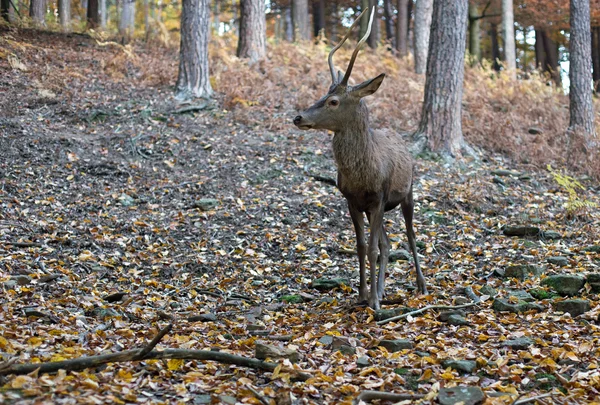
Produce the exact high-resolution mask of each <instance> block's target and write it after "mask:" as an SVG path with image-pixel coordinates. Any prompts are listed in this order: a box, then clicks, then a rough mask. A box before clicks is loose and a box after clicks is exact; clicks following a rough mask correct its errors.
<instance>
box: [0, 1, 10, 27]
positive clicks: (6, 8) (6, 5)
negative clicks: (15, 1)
mask: <svg viewBox="0 0 600 405" xmlns="http://www.w3.org/2000/svg"><path fill="white" fill-rule="evenodd" d="M0 10H1V11H0V13H1V14H2V18H4V20H5V21H8V22H10V18H9V17H10V16H9V13H10V0H1V1H0Z"/></svg>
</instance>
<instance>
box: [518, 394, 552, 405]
mask: <svg viewBox="0 0 600 405" xmlns="http://www.w3.org/2000/svg"><path fill="white" fill-rule="evenodd" d="M552 395H554V394H552V393H551V392H549V393H547V394H541V395H536V396H535V397H529V398H523V399H519V400H517V401H515V402H513V403H512V405H525V404H530V403H532V402H535V401H538V400H540V399H544V398H548V397H551V396H552Z"/></svg>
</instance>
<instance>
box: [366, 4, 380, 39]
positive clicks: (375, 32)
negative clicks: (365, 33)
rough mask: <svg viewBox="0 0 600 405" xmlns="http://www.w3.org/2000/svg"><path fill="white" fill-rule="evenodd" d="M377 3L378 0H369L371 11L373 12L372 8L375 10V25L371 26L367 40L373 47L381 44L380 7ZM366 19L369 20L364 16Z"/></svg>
mask: <svg viewBox="0 0 600 405" xmlns="http://www.w3.org/2000/svg"><path fill="white" fill-rule="evenodd" d="M377 3H378V0H369V13H371V10H374V11H373V25H372V26H371V35H369V39H368V40H367V43H368V44H369V46H370V47H371V48H373V49H375V48H377V44H379V13H378V12H377V9H378V7H377ZM369 15H370V14H369ZM364 20H365V21H367V22H368V19H367V18H364Z"/></svg>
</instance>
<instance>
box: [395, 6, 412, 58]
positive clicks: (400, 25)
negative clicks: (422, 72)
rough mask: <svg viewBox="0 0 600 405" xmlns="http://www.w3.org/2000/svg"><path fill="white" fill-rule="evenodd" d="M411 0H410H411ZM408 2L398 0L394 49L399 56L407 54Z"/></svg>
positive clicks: (402, 56)
mask: <svg viewBox="0 0 600 405" xmlns="http://www.w3.org/2000/svg"><path fill="white" fill-rule="evenodd" d="M411 1H412V0H411ZM408 2H409V0H398V20H397V21H396V49H397V50H398V56H400V57H401V58H404V57H406V55H408V21H409V18H410V16H409V15H408Z"/></svg>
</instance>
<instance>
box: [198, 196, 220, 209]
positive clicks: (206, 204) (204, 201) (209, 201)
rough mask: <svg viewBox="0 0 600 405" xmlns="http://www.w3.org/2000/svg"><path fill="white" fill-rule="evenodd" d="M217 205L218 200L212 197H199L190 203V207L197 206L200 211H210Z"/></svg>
mask: <svg viewBox="0 0 600 405" xmlns="http://www.w3.org/2000/svg"><path fill="white" fill-rule="evenodd" d="M217 205H219V200H215V199H214V198H201V199H199V200H198V201H195V202H194V203H193V204H192V208H198V209H199V210H200V211H210V210H212V209H213V208H215V207H216V206H217Z"/></svg>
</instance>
